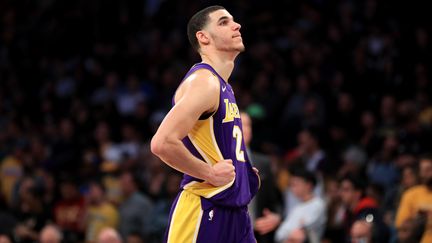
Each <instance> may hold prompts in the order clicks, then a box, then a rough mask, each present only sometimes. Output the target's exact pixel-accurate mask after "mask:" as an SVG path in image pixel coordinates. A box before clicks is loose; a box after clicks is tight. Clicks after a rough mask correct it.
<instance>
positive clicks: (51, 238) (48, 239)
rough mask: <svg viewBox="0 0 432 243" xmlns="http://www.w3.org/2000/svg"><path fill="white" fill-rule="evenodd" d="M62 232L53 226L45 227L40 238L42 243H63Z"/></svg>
mask: <svg viewBox="0 0 432 243" xmlns="http://www.w3.org/2000/svg"><path fill="white" fill-rule="evenodd" d="M61 238H62V237H61V233H60V231H59V230H58V229H57V228H56V227H54V226H51V225H48V226H45V227H44V228H43V229H42V231H41V233H40V237H39V241H40V243H60V242H61Z"/></svg>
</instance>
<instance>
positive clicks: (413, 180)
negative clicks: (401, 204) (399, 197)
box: [401, 167, 418, 188]
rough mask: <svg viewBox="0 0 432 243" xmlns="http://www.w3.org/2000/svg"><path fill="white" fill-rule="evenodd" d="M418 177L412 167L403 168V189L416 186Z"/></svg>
mask: <svg viewBox="0 0 432 243" xmlns="http://www.w3.org/2000/svg"><path fill="white" fill-rule="evenodd" d="M417 183H418V177H417V173H416V171H415V170H414V169H413V168H412V167H405V168H404V169H403V170H402V181H401V184H402V186H403V187H404V188H410V187H412V186H415V185H417Z"/></svg>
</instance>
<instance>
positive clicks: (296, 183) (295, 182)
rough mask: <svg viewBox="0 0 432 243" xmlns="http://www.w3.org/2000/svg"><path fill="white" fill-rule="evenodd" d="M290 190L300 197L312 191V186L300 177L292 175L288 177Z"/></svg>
mask: <svg viewBox="0 0 432 243" xmlns="http://www.w3.org/2000/svg"><path fill="white" fill-rule="evenodd" d="M290 190H291V192H292V193H293V194H294V195H295V196H296V197H298V198H300V199H302V198H304V197H305V196H306V195H310V194H311V193H312V190H313V186H312V184H311V183H309V182H307V181H305V180H304V179H303V178H301V177H298V176H292V177H291V178H290Z"/></svg>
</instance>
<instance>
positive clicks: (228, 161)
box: [222, 159, 233, 164]
mask: <svg viewBox="0 0 432 243" xmlns="http://www.w3.org/2000/svg"><path fill="white" fill-rule="evenodd" d="M222 162H225V163H228V164H232V163H233V161H232V159H224V160H222Z"/></svg>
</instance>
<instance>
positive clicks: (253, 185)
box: [151, 6, 259, 243]
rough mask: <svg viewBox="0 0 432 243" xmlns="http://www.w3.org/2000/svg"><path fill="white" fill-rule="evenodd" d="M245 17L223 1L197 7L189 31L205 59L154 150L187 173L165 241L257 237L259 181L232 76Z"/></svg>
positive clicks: (181, 91) (182, 90) (182, 89)
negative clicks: (253, 210)
mask: <svg viewBox="0 0 432 243" xmlns="http://www.w3.org/2000/svg"><path fill="white" fill-rule="evenodd" d="M240 27H241V26H240V24H238V23H236V22H235V21H234V19H233V17H232V16H231V14H230V13H229V12H228V11H227V10H225V9H224V8H223V7H220V6H212V7H208V8H206V9H203V10H201V11H199V12H198V13H196V14H195V15H194V16H193V17H192V18H191V19H190V21H189V23H188V37H189V41H190V42H191V45H192V47H193V48H194V49H195V50H197V51H198V53H199V54H200V56H201V59H202V62H201V63H198V64H196V65H194V66H193V67H192V68H191V69H190V70H189V72H188V73H187V74H186V76H185V78H184V79H183V81H182V83H181V84H180V86H179V88H178V89H177V91H176V93H175V95H174V98H173V108H172V109H171V111H170V112H169V113H168V114H167V115H166V117H165V119H164V120H163V121H162V123H161V125H160V127H159V129H158V131H157V132H156V134H155V135H154V137H153V139H152V143H151V150H152V152H153V153H154V154H156V155H157V156H159V157H160V158H161V159H162V160H163V161H164V162H165V163H166V164H168V165H169V166H171V167H173V168H175V169H177V170H179V171H181V172H183V173H184V178H183V181H182V183H181V189H182V190H181V191H180V193H179V195H178V196H177V198H176V200H175V201H174V204H173V206H172V209H171V216H170V219H169V221H170V223H169V226H168V230H167V234H166V242H224V243H225V242H226V243H228V242H238V243H241V242H255V239H254V236H253V230H252V225H251V221H250V218H249V215H248V211H247V204H248V203H249V202H250V200H251V199H252V197H253V196H254V195H255V194H256V192H257V190H258V185H259V178H258V175H257V172H256V171H255V170H254V169H253V168H252V166H251V164H250V162H249V158H248V155H247V153H246V147H245V144H244V141H243V133H242V124H241V119H240V114H239V109H238V107H237V104H236V101H235V97H234V92H233V90H232V88H231V86H230V85H229V83H228V79H229V76H230V75H231V72H232V70H233V68H234V59H235V58H236V57H237V55H238V54H239V53H240V52H242V51H244V45H243V42H242V38H241V34H240Z"/></svg>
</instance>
